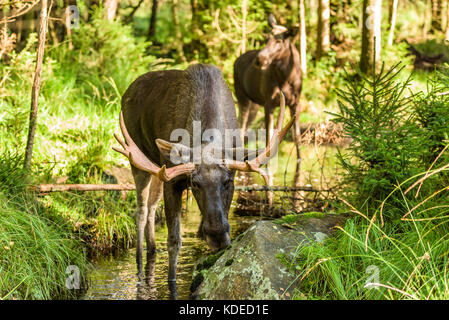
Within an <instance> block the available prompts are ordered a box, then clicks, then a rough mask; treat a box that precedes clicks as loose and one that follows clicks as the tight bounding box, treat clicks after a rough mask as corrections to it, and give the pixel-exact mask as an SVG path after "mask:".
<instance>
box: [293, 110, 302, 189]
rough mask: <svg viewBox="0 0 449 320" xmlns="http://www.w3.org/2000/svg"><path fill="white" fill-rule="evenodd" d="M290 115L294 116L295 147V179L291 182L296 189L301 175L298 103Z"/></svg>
mask: <svg viewBox="0 0 449 320" xmlns="http://www.w3.org/2000/svg"><path fill="white" fill-rule="evenodd" d="M290 113H291V115H292V116H294V115H296V118H295V125H294V128H293V130H294V131H293V141H294V143H295V147H296V169H295V178H294V181H293V184H294V187H298V186H299V185H300V177H301V176H300V173H301V171H300V170H301V150H300V148H301V125H300V121H299V114H300V105H299V103H297V104H296V106H293V107H291V108H290Z"/></svg>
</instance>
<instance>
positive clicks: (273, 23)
mask: <svg viewBox="0 0 449 320" xmlns="http://www.w3.org/2000/svg"><path fill="white" fill-rule="evenodd" d="M277 24H278V23H277V21H276V18H275V17H274V15H273V14H272V13H270V14H269V15H268V25H269V26H270V27H271V28H274V27H276V26H277Z"/></svg>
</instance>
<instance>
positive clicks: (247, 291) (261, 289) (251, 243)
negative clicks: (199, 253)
mask: <svg viewBox="0 0 449 320" xmlns="http://www.w3.org/2000/svg"><path fill="white" fill-rule="evenodd" d="M344 220H345V217H344V216H340V215H334V214H328V215H324V216H322V217H316V216H313V215H312V216H311V215H297V216H295V218H294V219H292V218H291V216H290V219H288V220H277V221H259V222H256V223H255V224H254V225H253V226H252V227H250V228H249V229H248V230H247V231H246V232H245V233H243V234H242V235H240V236H239V237H237V238H236V239H235V240H234V241H233V243H232V245H231V246H230V247H228V248H227V249H226V250H225V251H224V252H219V253H218V254H216V255H213V256H209V257H207V258H205V259H203V260H201V261H200V262H198V263H197V266H196V269H195V273H194V279H193V281H192V287H191V290H192V296H191V297H192V298H193V299H207V300H209V299H216V300H228V299H232V300H244V299H260V300H265V299H276V300H277V299H288V298H289V297H290V296H291V295H292V294H293V290H294V288H295V287H296V286H297V285H298V283H297V281H296V279H295V276H294V275H293V274H291V273H289V272H288V270H287V268H286V267H285V266H284V265H283V264H282V263H281V261H280V260H279V259H278V255H279V254H289V253H294V252H295V250H296V249H297V247H298V246H300V245H301V246H304V245H307V244H309V243H311V242H312V241H313V242H322V241H323V240H324V239H325V238H326V237H328V236H330V235H331V234H332V233H333V232H334V230H335V229H333V227H334V226H336V225H342V223H343V222H344Z"/></svg>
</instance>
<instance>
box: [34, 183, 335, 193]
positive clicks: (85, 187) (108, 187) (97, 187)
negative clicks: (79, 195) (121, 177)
mask: <svg viewBox="0 0 449 320" xmlns="http://www.w3.org/2000/svg"><path fill="white" fill-rule="evenodd" d="M234 189H235V190H236V191H283V192H291V191H305V192H331V190H324V189H323V190H321V189H315V188H312V187H283V186H271V187H269V186H260V185H256V186H235V187H234ZM35 190H36V191H38V192H41V193H48V192H64V191H132V190H136V186H135V185H134V184H132V183H128V184H40V185H38V186H36V187H35Z"/></svg>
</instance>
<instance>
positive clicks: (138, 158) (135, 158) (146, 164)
mask: <svg viewBox="0 0 449 320" xmlns="http://www.w3.org/2000/svg"><path fill="white" fill-rule="evenodd" d="M120 129H121V130H122V134H123V137H124V138H125V141H123V140H122V139H121V138H120V137H119V136H118V135H117V134H114V137H115V139H117V141H118V142H119V143H120V144H121V145H122V147H123V149H124V150H122V149H120V148H117V147H112V149H114V150H115V151H117V152H120V153H121V154H123V155H124V156H125V157H127V158H128V159H129V162H130V163H131V164H132V165H133V166H135V167H136V168H137V169H140V170H142V171H146V172H148V173H150V174H152V175H154V176H156V177H158V178H159V179H160V180H162V181H164V182H168V181H170V180H171V179H173V178H175V177H177V176H179V175H182V174H189V173H191V172H193V170H195V164H193V163H192V162H189V163H185V164H180V165H177V166H174V167H171V168H166V167H165V165H164V166H162V168H159V167H158V166H157V165H155V164H154V163H153V162H151V160H150V159H148V157H147V156H146V155H144V154H143V152H142V151H141V150H140V149H139V147H138V146H137V145H136V144H135V142H134V141H133V139H132V138H131V136H130V135H129V133H128V130H126V126H125V121H124V120H123V111H120Z"/></svg>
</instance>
